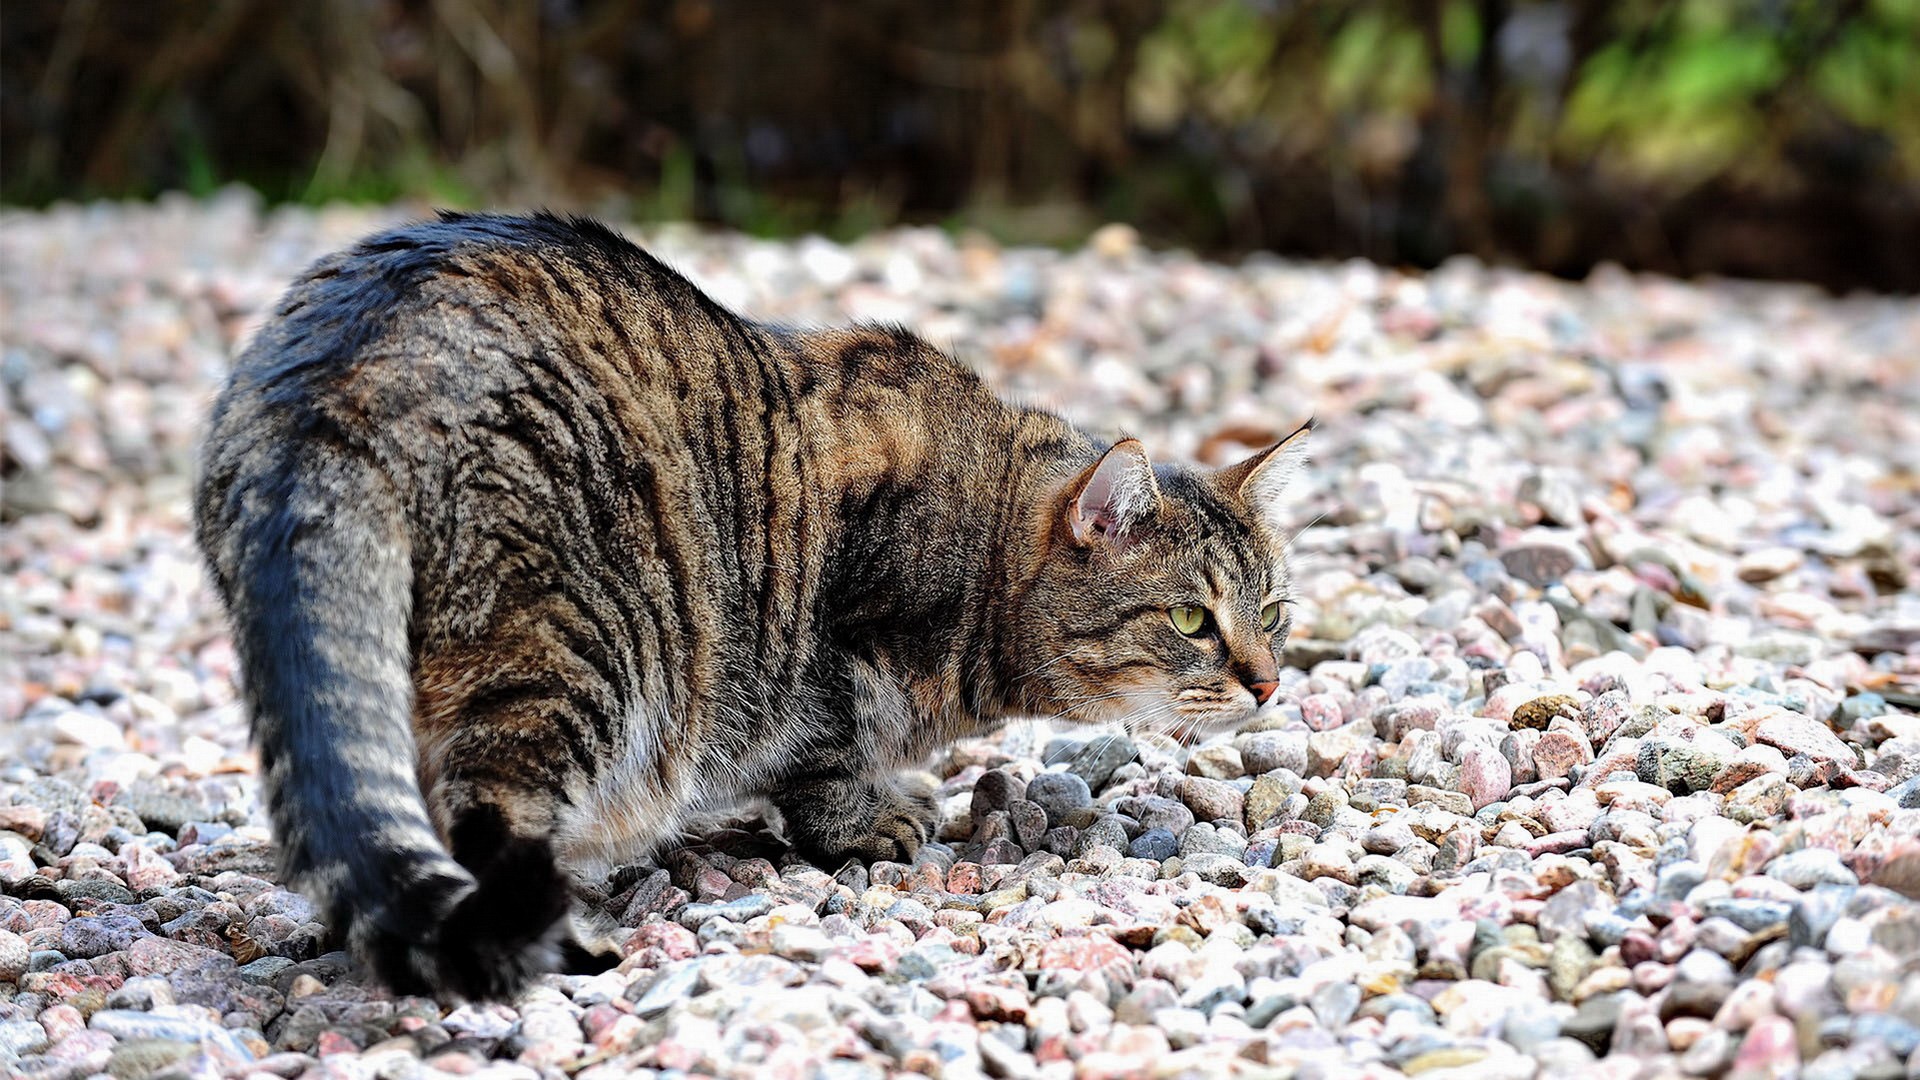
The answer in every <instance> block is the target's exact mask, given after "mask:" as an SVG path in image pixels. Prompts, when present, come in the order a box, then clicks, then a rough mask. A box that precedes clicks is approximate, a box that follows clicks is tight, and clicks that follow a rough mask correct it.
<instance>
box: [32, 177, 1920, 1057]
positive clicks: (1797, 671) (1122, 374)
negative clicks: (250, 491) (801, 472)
mask: <svg viewBox="0 0 1920 1080" xmlns="http://www.w3.org/2000/svg"><path fill="white" fill-rule="evenodd" d="M396 216H397V212H384V213H383V212H375V211H368V210H358V209H355V210H327V211H322V212H318V213H315V212H311V211H304V210H293V211H275V212H272V213H263V212H262V211H260V210H259V209H258V208H257V206H256V205H255V204H254V203H253V202H251V201H250V200H248V199H247V198H244V197H238V196H231V195H230V196H223V197H221V198H219V199H216V200H214V201H212V202H208V203H193V202H188V201H163V202H162V203H160V204H158V205H157V206H95V207H86V208H67V209H60V210H56V211H53V212H50V213H45V214H28V213H7V214H4V215H0V317H4V328H5V342H4V353H3V354H0V375H4V379H3V380H0V392H3V393H4V395H5V396H4V402H5V410H4V414H5V422H6V428H5V435H4V450H5V456H4V479H5V489H4V497H3V501H0V511H3V513H4V517H3V518H0V521H3V523H4V528H3V529H0V569H3V570H4V574H5V588H4V593H0V889H4V895H0V1066H3V1067H4V1068H5V1070H6V1071H7V1072H8V1073H9V1074H12V1073H17V1074H19V1075H22V1076H26V1077H31V1078H35V1080H51V1078H56V1077H59V1078H65V1077H82V1076H88V1075H96V1074H110V1075H112V1076H114V1077H118V1078H123V1080H124V1078H129V1077H135V1076H142V1075H151V1074H161V1073H168V1074H176V1075H193V1076H221V1075H225V1076H241V1075H248V1074H252V1075H258V1076H267V1075H273V1076H294V1075H299V1074H301V1073H307V1074H311V1075H323V1076H337V1077H365V1076H381V1077H407V1076H430V1075H437V1074H443V1073H444V1074H454V1075H462V1076H473V1075H486V1076H499V1077H510V1076H511V1077H530V1076H535V1075H539V1076H559V1075H563V1074H570V1075H574V1076H578V1077H581V1078H582V1080H586V1078H601V1077H613V1076H627V1075H640V1076H652V1075H656V1074H657V1075H659V1076H662V1077H666V1076H676V1077H677V1076H692V1075H716V1076H750V1075H751V1076H802V1075H820V1076H830V1077H836V1078H856V1077H876V1078H878V1077H884V1076H890V1075H901V1074H904V1073H922V1074H931V1075H938V1076H944V1077H966V1076H976V1075H982V1074H984V1075H989V1076H1006V1077H1023V1076H1041V1077H1059V1078H1065V1077H1086V1078H1093V1077H1123V1076H1226V1075H1245V1076H1332V1075H1364V1076H1399V1075H1403V1074H1404V1075H1409V1076H1411V1075H1421V1076H1427V1077H1446V1076H1459V1077H1467V1076H1471V1077H1527V1076H1535V1075H1564V1074H1570V1073H1574V1072H1576V1071H1578V1072H1580V1073H1582V1074H1583V1075H1586V1076H1590V1077H1601V1076H1610V1077H1611V1076H1617V1077H1627V1076H1682V1075H1685V1076H1719V1075H1726V1076H1735V1077H1742V1078H1757V1077H1771V1076H1786V1075H1790V1074H1793V1073H1795V1071H1796V1070H1797V1073H1798V1075H1800V1076H1803V1077H1835V1078H1840V1077H1899V1076H1920V903H1916V899H1915V898H1920V839H1917V837H1920V718H1917V717H1916V715H1915V709H1916V705H1917V704H1920V697H1916V695H1920V592H1917V591H1916V588H1915V579H1916V575H1920V305H1916V304H1915V303H1914V302H1913V301H1912V300H1891V299H1878V298H1855V299H1845V300H1835V299H1831V298H1826V297H1823V296H1821V295H1820V294H1818V293H1815V292H1813V291H1810V290H1807V289H1802V288H1795V287H1786V286H1765V287H1756V286H1746V285H1729V284H1709V285H1703V286H1696V285H1686V284H1679V283H1676V282H1673V281H1668V280H1663V279H1655V278H1639V277H1633V276H1630V275H1626V274H1623V273H1620V272H1617V271H1614V272H1601V273H1597V274H1596V275H1594V277H1593V278H1592V279H1591V280H1589V281H1587V282H1584V283H1580V284H1569V283H1564V282H1557V281H1553V280H1551V279H1547V278H1543V277H1539V276H1534V275H1529V274H1522V273H1516V272H1508V271H1498V270H1488V269H1485V268H1482V267H1479V266H1476V265H1473V264H1470V263H1459V264H1451V265H1449V266H1447V267H1445V268H1443V269H1442V270H1440V271H1437V272H1435V273H1432V274H1427V275H1413V274H1403V273H1398V272H1394V271H1389V270H1386V269H1382V268H1380V267H1375V266H1371V265H1366V264H1360V263H1348V264H1340V265H1331V264H1303V263H1293V262H1284V261H1277V260H1270V259H1256V260H1253V261H1250V262H1248V263H1247V264H1245V265H1243V266H1240V267H1237V268H1233V267H1226V266H1219V265H1214V264H1210V263H1205V262H1200V261H1196V260H1194V259H1192V258H1189V257H1185V256H1180V255H1156V254H1151V253H1148V252H1145V251H1142V250H1140V249H1139V247H1138V245H1137V244H1136V243H1135V242H1134V241H1133V239H1132V237H1131V235H1130V234H1129V233H1127V232H1126V231H1125V230H1123V229H1110V230H1108V231H1106V232H1103V233H1101V234H1100V235H1098V236H1097V237H1096V238H1095V239H1094V241H1093V242H1092V243H1091V244H1090V245H1089V247H1088V248H1087V249H1086V250H1083V251H1078V252H1072V253H1065V254H1062V253H1055V252H1049V251H1037V250H1026V249H1003V248H1000V247H997V246H995V245H993V244H991V243H988V242H985V241H978V240H960V241H955V240H953V239H950V238H948V237H946V236H944V235H942V234H940V233H936V232H926V231H900V232H890V233H885V234H881V235H876V236H873V237H870V238H868V239H866V240H863V241H861V242H859V243H857V244H854V245H851V246H848V247H841V246H837V245H834V244H830V243H826V242H823V241H818V240H807V241H800V242H797V243H768V242H760V241H754V240H748V239H743V238H739V237H732V236H704V235H699V234H696V233H692V232H687V231H676V230H667V231H662V232H657V233H654V234H652V235H650V236H649V237H648V239H649V240H650V242H651V243H652V244H653V245H654V246H655V247H656V249H657V250H658V251H660V252H661V253H662V254H663V255H665V256H667V257H668V258H670V259H671V260H672V261H673V262H674V263H676V264H677V265H679V266H680V267H682V268H683V269H684V270H686V271H687V272H688V273H689V274H690V275H691V276H693V277H694V278H696V279H697V280H698V281H700V282H701V283H702V284H704V285H705V286H706V287H707V288H709V289H710V290H711V291H712V292H713V293H714V294H715V295H717V296H718V297H719V298H721V299H722V300H724V301H726V302H728V303H730V304H734V305H737V306H739V307H741V308H743V309H745V310H747V311H749V312H752V313H755V314H758V315H761V316H765V317H769V318H777V319H782V320H788V321H799V322H820V323H825V322H837V321H843V320H845V319H847V318H865V319H881V320H894V321H899V322H903V323H906V324H908V325H911V326H913V327H915V328H917V329H919V330H920V331H922V332H923V333H925V334H927V335H928V336H930V337H931V338H933V339H934V340H936V341H940V342H942V343H950V344H951V345H952V347H953V348H954V349H956V350H957V351H958V352H959V353H960V354H961V355H963V356H964V357H967V358H968V359H969V360H971V361H973V362H975V363H977V364H979V365H980V366H981V367H982V369H983V371H984V372H985V373H986V374H987V376H988V378H990V379H991V380H992V381H993V382H994V383H995V384H996V385H998V386H999V387H1001V388H1002V389H1004V390H1005V391H1007V392H1008V393H1009V394H1012V395H1015V396H1018V397H1020V398H1023V399H1025V400H1030V401H1040V402H1048V403H1052V404H1054V405H1056V406H1058V407H1060V408H1062V409H1063V410H1064V411H1066V412H1067V413H1068V414H1069V415H1071V416H1073V417H1074V418H1075V419H1077V420H1080V421H1083V422H1086V423H1089V424H1091V425H1094V426H1097V427H1100V428H1104V429H1107V430H1110V431H1111V430H1115V429H1125V430H1127V431H1130V432H1132V433H1135V434H1138V435H1141V436H1143V437H1144V438H1146V439H1147V441H1148V444H1149V445H1150V446H1152V447H1154V448H1156V449H1157V450H1158V451H1159V452H1161V453H1162V454H1163V455H1167V456H1184V457H1190V458H1197V459H1199V460H1202V461H1209V462H1215V461H1220V460H1223V459H1225V458H1227V457H1230V456H1232V455H1235V454H1238V453H1240V452H1242V450H1243V446H1242V444H1247V443H1259V442H1261V441H1262V440H1265V439H1268V438H1270V437H1272V436H1273V435H1274V434H1275V433H1277V432H1280V431H1284V430H1286V429H1288V428H1290V427H1291V426H1292V425H1293V424H1294V423H1296V422H1297V421H1298V420H1300V419H1301V418H1303V417H1304V416H1306V415H1307V414H1308V413H1313V414H1315V415H1317V416H1318V417H1319V419H1320V420H1321V422H1322V429H1321V432H1320V434H1319V438H1318V442H1317V458H1318V461H1317V464H1316V465H1315V467H1314V468H1313V469H1312V470H1311V472H1310V474H1309V475H1308V476H1307V477H1306V478H1305V479H1304V480H1303V481H1302V483H1301V486H1300V488H1299V508H1298V522H1299V525H1300V526H1301V531H1300V533H1299V535H1298V539H1297V541H1296V544H1295V548H1294V552H1295V559H1296V565H1297V567H1298V572H1299V578H1300V589H1301V591H1302V601H1301V604H1300V608H1299V611H1298V616H1297V620H1296V623H1295V625H1296V631H1295V638H1294V640H1293V641H1292V642H1291V643H1290V645H1289V646H1288V659H1289V661H1290V670H1288V671H1287V672H1285V673H1284V674H1283V679H1284V682H1283V689H1282V691H1281V693H1280V695H1279V697H1278V701H1279V704H1278V705H1277V706H1276V707H1273V708H1270V709H1269V710H1267V711H1266V712H1264V713H1263V714H1262V715H1261V717H1260V718H1259V719H1258V720H1256V721H1255V722H1254V723H1253V724H1251V725H1250V726H1249V727H1248V728H1247V729H1246V730H1244V731H1242V732H1241V733H1239V734H1237V735H1235V736H1233V737H1232V738H1231V739H1229V740H1223V741H1219V742H1217V743H1214V744H1211V745H1207V746H1204V747H1200V748H1197V749H1194V750H1192V751H1191V752H1189V751H1187V750H1185V749H1182V748H1179V747H1176V746H1173V745H1171V744H1167V743H1160V742H1153V741H1149V740H1145V739H1143V740H1140V741H1138V742H1135V741H1131V740H1129V739H1126V738H1124V737H1120V736H1118V735H1116V734H1113V733H1105V734H1102V733H1099V732H1090V731H1087V730H1084V729H1081V730H1047V729H1044V728H1041V727H1039V726H1037V725H1033V724H1020V725H1015V726H1013V727H1011V728H1009V729H1008V730H1007V731H1006V732H1005V733H1003V734H1002V735H1000V736H998V737H996V738H993V739H986V740H979V741H974V742H969V743H964V744H961V745H959V746H956V747H955V748H953V749H952V751H951V752H949V753H946V754H944V755H942V756H940V757H939V758H937V759H936V760H935V761H933V762H931V763H929V769H930V771H931V772H933V773H934V774H935V778H936V779H937V780H938V781H939V782H940V783H941V785H942V786H941V788H940V792H941V805H942V808H943V812H944V821H943V824H942V826H941V830H940V842H939V843H935V844H931V845H929V846H928V847H927V848H926V849H925V850H924V851H923V852H922V853H921V855H920V857H919V858H918V860H917V861H916V862H915V863H914V865H912V866H901V865H897V864H892V863H877V864H874V865H872V866H870V867H858V866H856V867H852V868H849V869H845V870H842V871H841V872H840V873H839V874H838V875H831V874H829V873H828V872H826V871H824V870H822V869H820V868H816V867H813V866H811V865H808V864H807V863H804V862H800V861H796V860H794V859H793V858H791V857H790V856H788V855H786V854H785V853H784V852H783V851H782V850H781V848H780V846H779V844H778V842H777V841H776V840H774V839H773V838H772V837H770V836H769V835H768V834H767V832H766V831H765V829H764V828H763V827H762V826H760V825H759V824H758V823H756V822H752V821H745V822H740V823H737V827H733V828H729V829H726V830H724V831H721V832H718V833H716V834H715V835H712V836H708V837H704V838H699V839H698V840H693V841H690V842H689V846H687V847H685V848H684V849H681V850H678V851H674V852H671V853H667V854H664V855H663V856H662V857H661V858H659V859H658V861H657V862H645V863H640V864H637V865H634V866H629V867H623V868H622V869H621V870H619V871H618V872H617V873H615V874H614V875H613V876H612V878H610V879H609V880H608V881H607V882H605V883H604V886H603V890H604V902H605V903H606V905H607V906H608V908H609V910H611V911H612V912H613V913H614V914H616V915H617V916H618V917H619V918H620V920H621V921H622V923H623V924H624V925H626V926H628V927H631V928H632V929H631V931H630V936H629V937H628V938H627V940H626V943H625V947H624V951H625V953H626V959H625V961H624V962H623V963H622V964H621V965H620V967H619V968H618V969H617V970H615V971H612V972H608V973H606V974H604V975H600V976H596V977H592V978H561V977H553V978H549V979H546V980H544V982H543V983H542V984H541V985H540V986H538V987H537V988H535V989H534V990H532V991H531V992H530V993H528V994H527V995H526V996H525V997H524V998H523V999H522V1000H520V1001H519V1002H517V1003H515V1005H514V1006H513V1007H511V1008H508V1007H504V1006H462V1007H460V1008H455V1009H452V1010H450V1011H449V1010H448V1009H445V1008H443V1007H442V1006H440V1005H438V1004H436V1003H434V1002H432V1001H429V1000H425V999H421V998H398V999H396V998H394V997H392V996H390V995H387V994H385V993H383V992H381V991H380V990H379V989H378V988H376V987H372V986H369V985H368V984H366V983H365V982H363V981H362V979H361V978H360V976H359V975H358V974H357V973H356V972H354V971H353V970H350V969H349V968H348V966H347V965H346V963H345V958H344V957H343V956H342V955H341V954H340V953H338V952H335V951H331V950H333V948H334V943H333V942H332V941H331V940H330V939H329V937H328V935H327V932H326V930H325V928H324V927H322V926H321V925H319V924H318V923H317V922H316V921H315V918H314V912H313V909H312V908H311V906H310V905H309V904H308V903H307V902H306V901H304V900H303V899H302V898H300V897H299V896H297V895H295V894H293V893H291V892H288V891H287V890H286V889H284V888H282V887H281V886H280V885H279V884H278V883H276V882H275V880H274V878H273V871H272V867H273V860H272V858H271V853H270V847H269V839H268V835H267V833H266V831H265V829H264V828H263V827H262V825H263V820H264V819H263V817H262V815H261V812H260V810H259V807H258V805H257V784H256V778H255V766H254V762H253V759H252V757H251V756H250V755H249V753H248V751H247V749H246V746H245V727H244V720H243V717H242V716H241V714H240V711H239V709H238V707H237V706H236V704H235V700H234V691H233V688H232V685H231V679H232V676H233V670H234V660H233V653H232V650H231V647H230V646H229V644H228V642H227V639H226V637H225V634H224V632H223V631H222V628H221V625H220V621H219V617H218V614H217V611H216V608H215V606H214V604H213V602H212V601H211V598H210V596H209V594H208V592H207V590H206V588H205V586H204V584H203V581H202V577H201V572H200V569H199V566H198V560H197V558H196V556H195V554H194V552H193V549H192V547H191V545H190V542H189V538H188V532H187V509H186V506H187V500H186V493H187V489H188V484H189V477H190V475H191V467H192V459H193V446H194V440H195V437H196V433H197V431H198V429H199V426H200V422H201V416H202V414H203V412H204V409H205V406H206V404H207V402H208V400H209V399H210V397H211V395H212V393H213V390H214V387H215V385H216V383H217V380H218V379H219V378H220V376H221V374H222V372H223V371H224V370H225V368H226V367H227V363H228V359H229V357H230V356H231V355H232V353H233V351H234V348H235V346H236V343H238V342H240V341H241V340H243V339H244V338H245V337H246V335H247V334H248V333H249V332H250V331H251V329H252V328H253V327H254V326H255V325H256V324H257V320H258V319H259V317H260V315H261V313H262V312H263V311H264V310H266V308H267V307H268V305H269V304H270V303H271V301H272V300H273V299H274V297H275V296H276V294H277V293H278V291H279V290H280V289H281V287H282V285H283V283H284V282H285V281H286V279H287V278H288V277H289V276H291V275H292V274H293V273H295V272H296V271H297V270H298V269H299V268H301V267H302V266H303V265H304V264H305V263H306V262H307V261H308V260H309V259H311V258H312V257H314V256H316V255H318V254H320V253H321V252H323V251H325V250H327V249H331V248H334V247H337V246H339V245H342V244H344V243H346V242H347V241H349V240H351V239H353V238H354V237H356V236H358V235H359V234H361V233H363V232H365V231H367V230H370V229H372V228H374V227H375V226H377V225H379V224H382V223H384V222H387V221H390V220H393V219H395V218H396Z"/></svg>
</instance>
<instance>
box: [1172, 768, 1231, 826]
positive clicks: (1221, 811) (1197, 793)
mask: <svg viewBox="0 0 1920 1080" xmlns="http://www.w3.org/2000/svg"><path fill="white" fill-rule="evenodd" d="M1180 801H1181V802H1184V803H1186V804H1187V806H1188V807H1190V808H1191V809H1192V810H1193V816H1194V817H1195V818H1197V819H1198V820H1201V821H1238V820H1240V812H1241V809H1242V807H1243V805H1244V797H1243V796H1242V795H1241V794H1240V789H1239V788H1236V787H1234V786H1233V785H1232V784H1230V783H1227V782H1226V781H1224V780H1209V779H1207V778H1206V777H1203V776H1187V777H1182V778H1181V780H1180Z"/></svg>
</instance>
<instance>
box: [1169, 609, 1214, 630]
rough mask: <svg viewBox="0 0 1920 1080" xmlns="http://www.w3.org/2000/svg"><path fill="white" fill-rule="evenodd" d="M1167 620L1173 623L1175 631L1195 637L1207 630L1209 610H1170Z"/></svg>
mask: <svg viewBox="0 0 1920 1080" xmlns="http://www.w3.org/2000/svg"><path fill="white" fill-rule="evenodd" d="M1167 619H1168V620H1169V621H1171V622H1172V623H1173V628H1174V629H1175V630H1178V631H1180V632H1181V633H1183V634H1185V635H1187V636H1188V637H1193V636H1194V635H1195V634H1198V633H1199V632H1200V631H1201V630H1203V629H1205V628H1206V625H1207V609H1206V608H1203V607H1177V608H1168V609H1167Z"/></svg>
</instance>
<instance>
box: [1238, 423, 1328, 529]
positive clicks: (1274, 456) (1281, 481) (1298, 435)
mask: <svg viewBox="0 0 1920 1080" xmlns="http://www.w3.org/2000/svg"><path fill="white" fill-rule="evenodd" d="M1312 430H1313V421H1312V420H1308V421H1307V422H1306V423H1304V424H1301V425H1300V426H1299V427H1297V428H1295V429H1294V430H1293V434H1291V435H1288V436H1287V437H1286V438H1284V439H1281V440H1280V441H1279V442H1277V443H1274V444H1273V445H1272V446H1269V447H1267V448H1266V449H1265V450H1262V451H1260V452H1259V453H1257V454H1254V455H1253V456H1252V457H1250V458H1247V459H1246V460H1245V461H1242V462H1240V463H1239V464H1237V465H1229V466H1227V467H1226V468H1224V469H1221V470H1220V471H1219V472H1217V473H1215V474H1214V478H1215V481H1216V482H1217V483H1218V484H1219V485H1220V486H1221V487H1222V488H1223V489H1225V490H1226V491H1227V492H1229V493H1230V494H1233V495H1235V496H1237V497H1238V498H1239V499H1240V501H1241V502H1242V503H1243V504H1245V506H1246V507H1247V509H1249V510H1251V511H1252V512H1253V514H1254V516H1256V517H1258V518H1261V519H1262V520H1264V521H1266V522H1267V523H1268V525H1269V526H1271V527H1273V528H1275V529H1278V528H1279V527H1280V525H1281V517H1282V515H1281V503H1282V497H1283V496H1284V494H1285V492H1286V489H1287V487H1288V486H1289V485H1290V484H1292V483H1293V478H1294V477H1296V476H1298V475H1299V474H1300V470H1301V469H1302V468H1304V467H1305V466H1306V463H1307V433H1308V432H1310V431H1312Z"/></svg>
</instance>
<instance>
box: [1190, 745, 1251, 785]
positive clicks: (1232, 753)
mask: <svg viewBox="0 0 1920 1080" xmlns="http://www.w3.org/2000/svg"><path fill="white" fill-rule="evenodd" d="M1187 772H1188V773H1190V774H1192V775H1194V776H1204V777H1207V778H1208V779H1210V780H1237V779H1239V778H1240V777H1242V776H1245V775H1246V772H1247V767H1246V765H1245V764H1244V763H1242V762H1241V760H1240V751H1238V750H1235V749H1234V748H1233V747H1232V746H1231V745H1228V744H1225V743H1221V744H1216V745H1213V746H1203V747H1200V748H1199V749H1197V750H1195V751H1194V752H1193V753H1192V754H1190V755H1188V757H1187Z"/></svg>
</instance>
